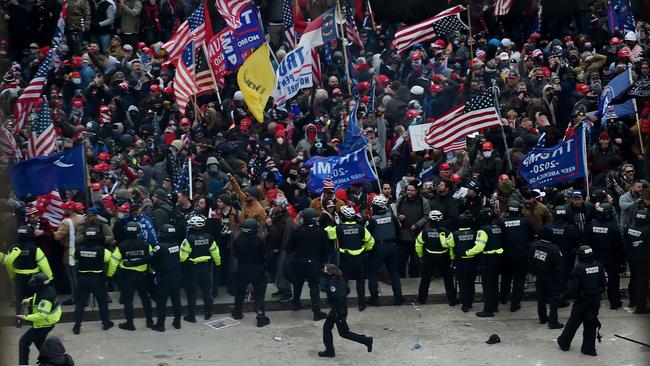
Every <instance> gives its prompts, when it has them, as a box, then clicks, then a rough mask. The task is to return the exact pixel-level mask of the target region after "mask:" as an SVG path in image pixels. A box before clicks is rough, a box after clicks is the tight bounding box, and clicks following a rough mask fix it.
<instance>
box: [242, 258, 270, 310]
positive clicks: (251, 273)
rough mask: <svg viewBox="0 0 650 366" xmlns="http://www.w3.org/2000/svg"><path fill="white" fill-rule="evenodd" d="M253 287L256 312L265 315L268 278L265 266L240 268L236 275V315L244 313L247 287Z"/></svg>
mask: <svg viewBox="0 0 650 366" xmlns="http://www.w3.org/2000/svg"><path fill="white" fill-rule="evenodd" d="M249 283H250V284H251V285H252V286H253V291H255V312H256V313H258V314H264V294H265V293H266V276H265V275H264V267H263V266H239V269H238V270H237V272H236V274H235V310H234V312H235V313H240V314H241V312H242V307H243V306H244V295H246V286H248V284H249Z"/></svg>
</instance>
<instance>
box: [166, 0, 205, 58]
mask: <svg viewBox="0 0 650 366" xmlns="http://www.w3.org/2000/svg"><path fill="white" fill-rule="evenodd" d="M210 38H212V24H211V23H210V15H209V13H208V9H207V7H206V5H205V1H204V2H203V3H202V4H201V6H199V7H198V8H196V10H194V12H193V13H192V14H191V15H190V16H189V18H187V20H186V21H184V22H183V23H182V24H181V25H180V27H178V30H177V31H176V33H174V35H173V36H172V38H171V39H170V40H169V41H167V43H165V44H164V45H162V48H164V49H165V51H167V55H168V58H169V60H174V59H176V58H178V57H180V56H181V54H183V51H184V50H185V46H187V43H188V42H189V41H194V44H196V45H197V46H200V45H202V44H204V43H205V42H207V41H208V40H210Z"/></svg>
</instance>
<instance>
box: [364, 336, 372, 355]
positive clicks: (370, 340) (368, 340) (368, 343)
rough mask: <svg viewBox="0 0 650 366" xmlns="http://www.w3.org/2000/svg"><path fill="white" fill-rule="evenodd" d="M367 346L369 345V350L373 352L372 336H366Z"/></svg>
mask: <svg viewBox="0 0 650 366" xmlns="http://www.w3.org/2000/svg"><path fill="white" fill-rule="evenodd" d="M365 344H366V347H368V352H372V337H366V343H365Z"/></svg>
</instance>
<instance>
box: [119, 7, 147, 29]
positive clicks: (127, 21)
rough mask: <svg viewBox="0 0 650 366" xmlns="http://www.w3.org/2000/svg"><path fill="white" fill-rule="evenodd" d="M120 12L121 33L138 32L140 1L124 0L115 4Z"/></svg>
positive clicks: (140, 10)
mask: <svg viewBox="0 0 650 366" xmlns="http://www.w3.org/2000/svg"><path fill="white" fill-rule="evenodd" d="M117 8H118V13H119V14H120V22H121V23H120V28H121V29H122V32H123V33H127V34H138V33H139V32H140V13H141V12H142V3H141V2H140V1H138V0H124V1H122V3H121V4H120V5H118V6H117Z"/></svg>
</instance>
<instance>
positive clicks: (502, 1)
mask: <svg viewBox="0 0 650 366" xmlns="http://www.w3.org/2000/svg"><path fill="white" fill-rule="evenodd" d="M511 6H512V0H497V1H496V2H495V3H494V16H499V15H506V14H508V12H509V11H510V7H511Z"/></svg>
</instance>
